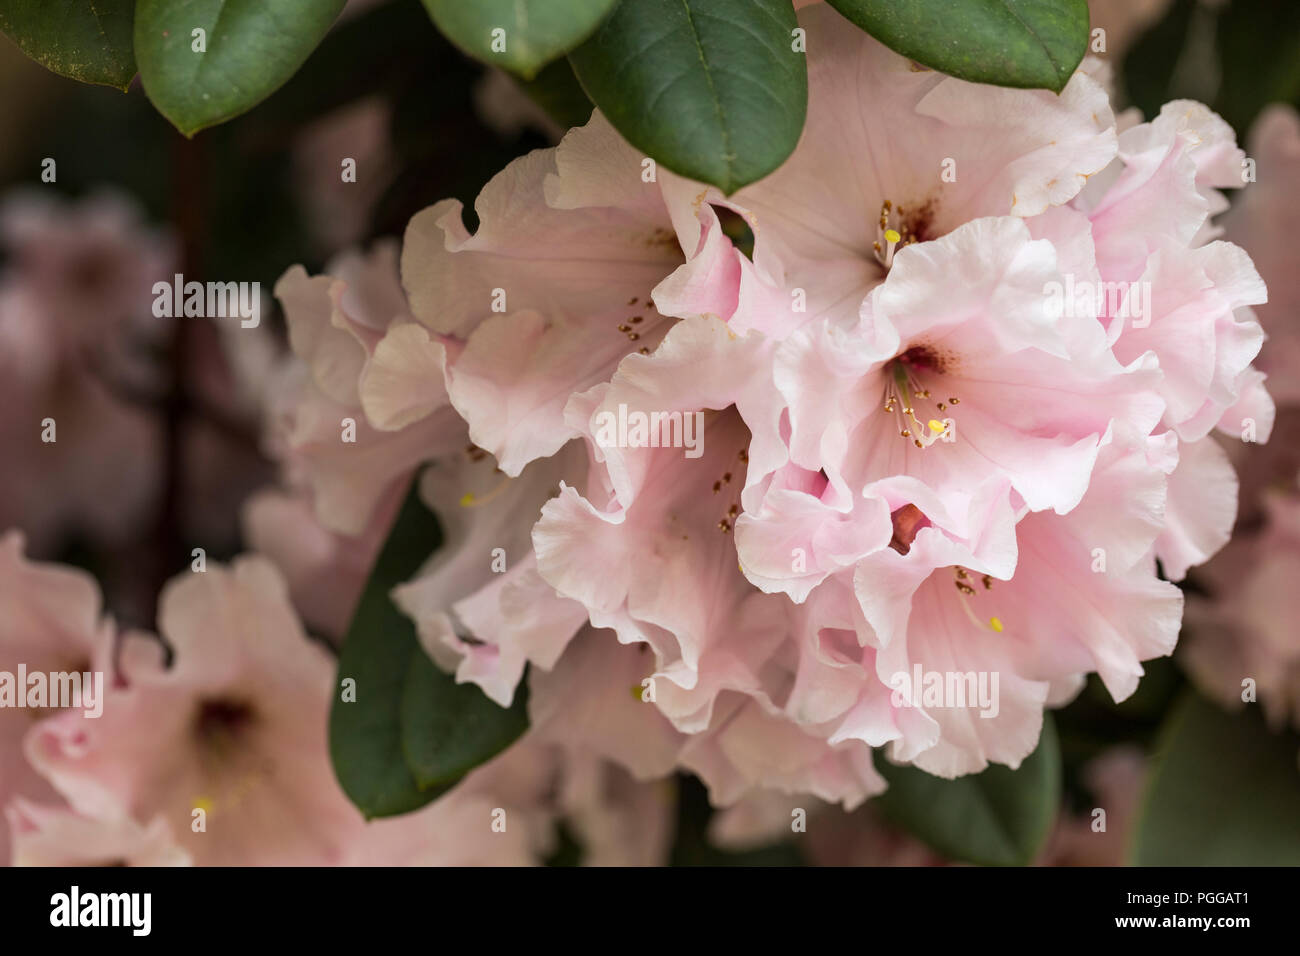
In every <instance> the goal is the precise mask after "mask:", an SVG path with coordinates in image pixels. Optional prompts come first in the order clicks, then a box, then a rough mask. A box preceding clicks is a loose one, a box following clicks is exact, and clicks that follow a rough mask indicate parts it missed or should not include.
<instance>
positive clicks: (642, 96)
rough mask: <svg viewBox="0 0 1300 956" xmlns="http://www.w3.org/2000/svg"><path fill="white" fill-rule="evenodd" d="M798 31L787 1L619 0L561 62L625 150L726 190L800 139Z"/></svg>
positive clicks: (802, 106) (803, 92) (802, 105)
mask: <svg viewBox="0 0 1300 956" xmlns="http://www.w3.org/2000/svg"><path fill="white" fill-rule="evenodd" d="M797 26H798V24H797V23H796V21H795V17H794V9H793V7H792V6H791V5H790V2H789V0H622V2H621V3H620V4H619V6H618V8H617V9H616V10H615V11H614V12H613V13H612V14H611V15H610V16H609V18H608V19H607V20H606V21H605V22H604V24H603V25H602V26H601V28H600V29H599V30H598V31H596V34H595V35H594V36H593V37H592V38H591V39H590V40H588V41H587V42H586V43H584V44H583V45H582V46H581V47H579V48H578V49H576V50H574V51H573V53H572V54H570V57H569V59H570V62H572V63H573V67H574V70H575V72H576V73H577V74H578V79H579V81H580V82H581V83H582V86H583V88H584V89H585V90H586V91H587V95H588V96H590V97H591V99H592V101H593V102H594V103H595V104H596V106H598V107H599V108H600V109H601V111H602V112H603V113H604V114H605V116H607V117H608V118H609V121H610V122H611V123H613V124H614V126H615V127H616V128H617V129H618V131H619V132H620V133H622V134H623V136H624V138H626V139H627V141H628V142H630V143H631V144H632V145H633V146H635V147H636V148H637V149H640V150H642V151H644V152H645V153H646V154H647V155H648V156H650V157H651V158H653V159H654V160H656V161H657V162H659V163H662V164H663V165H664V166H666V167H667V168H668V169H670V170H672V171H673V172H676V173H680V174H681V175H683V176H688V177H690V178H692V179H698V180H700V181H702V182H706V183H712V184H714V185H715V186H717V187H718V188H720V189H722V190H723V191H724V192H728V193H730V192H734V191H735V190H737V189H739V188H740V187H741V186H744V185H746V184H748V183H752V182H754V181H755V180H757V179H761V178H762V177H763V176H766V175H767V174H768V173H770V172H771V171H772V170H774V169H776V167H777V166H779V165H781V163H782V162H783V161H784V160H785V158H786V157H787V156H789V155H790V153H791V152H792V151H793V150H794V147H795V144H796V143H797V142H798V141H799V134H800V133H801V132H802V131H803V123H804V116H805V114H806V112H807V107H808V73H807V64H806V62H805V59H804V54H803V53H802V52H799V51H797V50H796V46H797V45H798V44H797V43H796V42H795V39H794V37H793V35H792V34H793V31H794V30H795V29H796V28H797Z"/></svg>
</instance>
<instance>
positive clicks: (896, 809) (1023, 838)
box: [874, 715, 1061, 866]
mask: <svg viewBox="0 0 1300 956" xmlns="http://www.w3.org/2000/svg"><path fill="white" fill-rule="evenodd" d="M876 766H877V768H878V769H879V770H880V772H881V773H882V774H883V775H884V777H885V779H886V780H888V781H889V789H888V790H886V791H885V792H884V793H883V794H881V795H880V796H879V797H877V798H876V800H875V803H874V805H875V806H876V807H877V808H878V809H879V810H881V811H882V812H883V813H884V814H885V815H886V816H887V817H888V818H889V819H890V820H891V821H893V822H894V823H895V824H897V825H898V826H900V827H902V828H903V829H905V830H907V831H909V832H910V833H911V834H912V835H913V836H915V837H917V838H918V839H920V840H923V841H924V842H925V843H927V844H929V845H930V846H931V847H933V848H934V849H935V850H936V851H938V852H939V853H941V854H943V855H944V856H946V857H949V858H950V859H953V860H960V861H963V862H967V863H979V864H983V865H986V866H1024V865H1026V864H1028V863H1030V862H1032V861H1033V859H1034V857H1035V856H1037V854H1038V851H1039V850H1040V849H1041V848H1042V845H1043V842H1044V841H1045V840H1046V839H1047V835H1048V832H1049V831H1050V829H1051V826H1052V821H1053V820H1054V819H1055V817H1056V813H1057V810H1058V808H1059V807H1060V803H1061V754H1060V747H1059V745H1058V743H1057V737H1056V727H1055V725H1054V724H1053V722H1052V718H1051V716H1050V715H1047V716H1044V718H1043V734H1042V737H1041V738H1040V740H1039V742H1038V748H1037V749H1036V750H1035V751H1034V752H1033V753H1032V754H1030V755H1029V756H1028V757H1026V758H1025V760H1024V761H1023V762H1022V763H1021V764H1020V767H1019V768H1018V769H1016V770H1011V769H1009V768H1007V767H1003V766H999V765H993V766H991V767H989V768H988V769H987V770H985V771H984V772H983V773H978V774H972V775H970V776H966V777H958V778H957V779H955V780H944V779H942V778H940V777H935V776H932V775H930V774H928V773H925V772H924V771H922V770H918V769H916V768H915V767H910V766H895V765H893V764H890V763H888V762H887V761H885V760H884V759H877V761H876Z"/></svg>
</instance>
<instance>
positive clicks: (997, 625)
mask: <svg viewBox="0 0 1300 956" xmlns="http://www.w3.org/2000/svg"><path fill="white" fill-rule="evenodd" d="M989 627H991V628H993V630H995V631H997V632H998V633H999V634H1001V633H1002V621H1001V620H999V619H998V618H996V617H991V618H989Z"/></svg>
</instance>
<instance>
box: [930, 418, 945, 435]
mask: <svg viewBox="0 0 1300 956" xmlns="http://www.w3.org/2000/svg"><path fill="white" fill-rule="evenodd" d="M929 425H930V431H932V432H935V433H936V434H937V433H938V432H941V431H943V430H944V428H945V427H947V426H945V425H944V423H943V422H941V421H939V419H937V418H932V419H930V421H929Z"/></svg>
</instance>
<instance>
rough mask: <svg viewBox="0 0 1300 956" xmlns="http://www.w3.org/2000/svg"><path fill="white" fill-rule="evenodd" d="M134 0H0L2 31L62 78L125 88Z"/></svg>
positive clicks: (131, 70) (130, 71)
mask: <svg viewBox="0 0 1300 956" xmlns="http://www.w3.org/2000/svg"><path fill="white" fill-rule="evenodd" d="M134 12H135V0H0V32H3V33H4V34H5V35H6V36H8V37H9V39H11V40H13V41H14V42H15V43H17V44H18V48H19V49H20V50H22V51H23V52H24V53H26V54H27V55H28V56H29V57H31V58H32V59H33V60H35V61H36V62H37V63H39V64H40V65H41V66H43V67H45V68H46V69H47V70H52V71H53V72H55V73H58V74H59V75H60V76H66V77H69V78H70V79H73V80H80V81H81V82H82V83H100V84H102V85H104V86H115V87H117V88H118V89H119V90H126V88H127V87H128V86H130V85H131V78H132V77H133V76H135V56H134V55H133V54H132V52H131V20H132V17H133V16H134Z"/></svg>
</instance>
